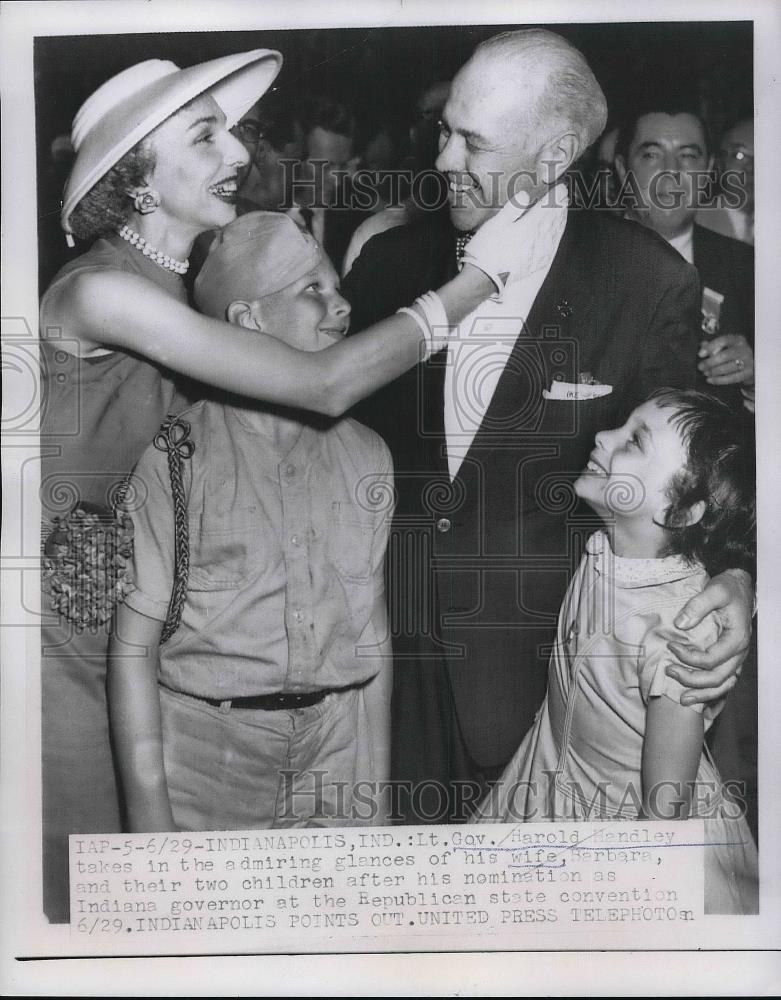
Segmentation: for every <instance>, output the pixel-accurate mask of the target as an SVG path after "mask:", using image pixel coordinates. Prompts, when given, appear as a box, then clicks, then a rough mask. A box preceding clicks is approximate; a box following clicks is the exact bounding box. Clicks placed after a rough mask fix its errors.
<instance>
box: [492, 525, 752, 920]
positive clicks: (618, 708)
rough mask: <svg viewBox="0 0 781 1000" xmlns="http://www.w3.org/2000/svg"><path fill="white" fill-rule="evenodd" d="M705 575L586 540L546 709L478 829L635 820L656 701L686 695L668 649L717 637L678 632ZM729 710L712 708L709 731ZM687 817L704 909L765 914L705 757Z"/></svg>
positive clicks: (737, 823)
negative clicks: (697, 840)
mask: <svg viewBox="0 0 781 1000" xmlns="http://www.w3.org/2000/svg"><path fill="white" fill-rule="evenodd" d="M707 579H708V577H707V575H706V573H705V571H704V569H703V568H702V566H699V565H692V564H690V563H687V562H686V561H685V560H684V559H682V558H681V557H679V556H671V557H669V558H666V559H625V558H620V557H618V556H615V555H614V554H613V553H612V550H611V549H610V543H609V541H608V538H607V536H606V535H605V534H604V533H603V532H598V533H596V534H594V535H592V536H591V537H590V538H589V540H588V543H587V546H586V553H585V555H584V556H583V559H582V561H581V563H580V566H579V568H578V571H577V573H576V574H575V576H574V577H573V579H572V582H571V583H570V586H569V589H568V590H567V594H566V596H565V598H564V602H563V604H562V608H561V612H560V613H559V624H558V634H557V639H556V645H555V647H554V650H553V654H552V656H551V661H550V667H549V671H548V693H547V696H546V698H545V702H544V704H543V706H542V708H541V709H540V711H539V713H538V714H537V717H536V719H535V722H534V725H533V727H532V729H531V730H530V731H529V732H528V733H527V735H526V737H525V739H524V740H523V742H522V743H521V746H520V747H519V749H518V751H517V752H516V754H515V756H514V757H513V759H512V761H511V762H510V764H509V765H508V766H507V768H506V770H505V772H504V774H503V775H502V777H501V779H500V780H499V782H498V783H497V785H496V786H495V787H494V788H493V789H492V791H491V792H490V793H489V795H488V796H487V797H486V798H485V799H484V801H483V802H482V803H481V805H480V807H479V809H478V812H477V815H476V817H475V818H476V819H477V820H478V821H479V822H494V823H517V822H547V821H554V820H571V821H578V820H579V821H584V820H589V821H593V820H635V819H637V818H638V809H639V807H640V805H641V804H642V784H641V773H640V766H641V759H642V749H643V738H644V735H645V718H646V709H647V705H648V699H649V698H650V697H652V696H657V695H665V696H669V697H671V698H672V699H673V700H675V701H678V699H679V696H680V694H681V693H682V692H683V691H684V688H683V687H682V686H681V685H680V684H679V683H678V682H677V681H675V680H673V679H672V678H670V677H668V676H667V675H666V673H665V668H666V667H667V666H668V665H669V664H672V663H676V662H679V661H677V660H676V657H675V656H674V654H673V653H671V652H670V650H669V648H668V643H669V642H670V641H671V640H676V641H683V642H692V643H695V644H697V645H701V646H703V647H707V646H710V645H711V644H712V643H713V642H714V641H715V639H716V638H717V635H718V628H717V625H716V622H715V619H706V621H705V622H703V624H702V625H701V626H698V627H697V628H696V629H692V630H690V631H689V632H688V633H684V632H681V631H680V630H678V629H676V628H675V626H674V625H673V624H672V623H673V619H674V618H675V616H676V615H677V614H678V612H679V611H680V610H681V608H682V607H683V606H684V604H686V602H687V601H688V600H689V598H690V597H692V596H693V595H694V594H698V593H699V592H700V591H701V590H702V588H703V586H704V585H705V583H706V582H707ZM722 705H723V702H721V703H720V704H718V705H716V706H704V715H705V727H706V729H707V727H708V726H709V725H710V723H711V722H712V720H713V718H714V717H715V716H716V715H717V714H718V712H719V711H720V709H721V707H722ZM695 708H697V709H698V710H700V711H702V710H703V706H695ZM691 815H692V817H702V818H703V819H704V821H705V839H706V841H707V844H706V847H705V850H704V856H705V912H706V913H756V912H758V863H757V850H756V845H755V844H754V841H753V839H752V837H751V832H750V830H749V827H748V823H747V822H746V820H745V817H744V816H743V815H742V814H741V809H740V807H739V803H737V802H736V801H733V800H732V799H731V798H730V797H729V796H728V795H727V793H726V791H725V789H724V787H723V785H722V782H721V779H720V778H719V775H718V772H717V771H716V769H715V767H714V766H713V764H712V762H711V761H710V759H709V758H708V756H707V755H706V754H705V753H703V756H702V759H701V761H700V765H699V769H698V772H697V784H696V791H695V796H694V805H693V807H692V813H691Z"/></svg>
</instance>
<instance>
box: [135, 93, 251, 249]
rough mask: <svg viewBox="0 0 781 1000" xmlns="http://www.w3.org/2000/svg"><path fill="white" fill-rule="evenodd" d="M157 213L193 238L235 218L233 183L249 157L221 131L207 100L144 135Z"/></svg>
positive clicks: (217, 113)
mask: <svg viewBox="0 0 781 1000" xmlns="http://www.w3.org/2000/svg"><path fill="white" fill-rule="evenodd" d="M148 145H149V147H150V148H151V150H152V152H153V154H154V156H155V159H156V165H155V169H154V172H153V174H152V177H151V178H150V179H149V183H150V184H151V186H152V187H153V188H154V189H155V190H156V191H157V193H158V194H159V196H160V206H159V208H158V209H157V212H160V213H162V215H163V216H164V217H167V218H168V219H170V220H171V221H172V222H174V223H176V224H178V225H180V226H185V227H186V228H187V230H188V231H192V233H193V234H194V235H197V234H198V233H200V232H203V231H204V230H206V229H214V228H217V227H219V226H224V225H227V223H229V222H231V221H233V219H235V218H236V207H235V206H236V199H237V196H238V187H239V178H240V175H241V174H242V172H243V171H244V169H245V167H246V165H247V163H248V162H249V156H248V154H247V151H246V150H245V148H244V146H243V145H242V144H241V143H240V142H239V140H238V139H236V138H234V136H233V135H231V133H230V132H229V131H228V129H227V128H226V123H225V115H224V114H223V112H222V110H221V109H220V107H219V105H218V104H217V102H216V101H215V100H214V98H213V97H210V96H208V95H205V96H203V97H199V98H196V99H195V100H194V101H192V102H191V103H190V104H188V105H186V107H184V108H182V110H181V111H179V112H177V114H175V115H172V116H171V117H170V118H168V119H167V120H166V121H165V122H163V124H162V125H160V126H159V127H158V128H157V129H155V131H154V132H153V133H152V134H151V135H150V137H149V139H148Z"/></svg>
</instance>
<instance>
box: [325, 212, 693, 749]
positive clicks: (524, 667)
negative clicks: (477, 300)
mask: <svg viewBox="0 0 781 1000" xmlns="http://www.w3.org/2000/svg"><path fill="white" fill-rule="evenodd" d="M454 268H455V257H454V234H453V231H452V229H451V228H450V226H449V224H448V225H445V226H443V225H429V224H426V223H425V222H424V223H423V224H421V225H414V226H409V227H402V228H400V229H394V230H391V231H389V232H386V233H383V234H381V235H380V236H378V237H376V238H375V239H373V240H370V241H369V243H368V244H367V245H366V246H365V247H364V248H363V250H362V252H361V255H360V256H359V257H358V259H357V261H356V262H355V264H354V265H353V268H352V270H351V271H350V273H349V274H348V275H347V277H346V279H345V282H344V286H343V293H344V295H345V297H346V298H347V299H348V301H350V302H351V303H352V305H353V316H354V330H358V329H361V328H363V327H365V326H366V325H368V324H369V323H371V322H374V321H375V320H377V319H379V318H381V317H384V316H387V315H389V314H390V313H391V312H393V310H394V309H396V308H398V307H399V306H401V305H405V304H409V303H411V302H412V300H413V299H414V298H415V297H416V296H417V295H418V294H420V293H421V292H423V291H425V290H426V289H428V288H436V287H438V286H439V285H441V284H442V283H443V281H444V280H446V279H447V278H448V276H450V275H451V274H452V273H453V270H454ZM698 305H699V301H698V292H697V279H696V275H695V272H694V269H693V268H692V267H690V266H689V265H688V264H686V263H685V262H684V261H683V260H682V259H681V257H680V256H679V255H678V253H677V252H676V251H675V250H673V249H672V248H671V247H669V246H668V245H667V244H665V243H664V241H663V240H661V239H659V238H658V237H656V235H655V234H653V233H649V232H648V231H646V230H644V229H641V228H640V227H638V226H635V225H632V224H630V223H627V222H624V221H622V220H617V219H614V218H607V217H605V216H600V215H598V214H591V213H582V212H570V215H569V218H568V221H567V226H566V229H565V232H564V236H563V237H562V241H561V244H560V246H559V249H558V252H557V254H556V257H555V259H554V261H553V263H552V266H551V268H550V271H549V273H548V275H547V277H546V279H545V281H544V283H543V285H542V287H541V289H540V291H539V293H538V295H537V298H536V300H535V302H534V305H533V307H532V309H531V310H530V313H529V316H528V318H527V321H526V325H525V329H524V331H523V333H522V334H521V335H520V336H519V337H518V340H517V341H516V344H515V346H514V349H513V351H512V354H511V356H510V358H509V361H508V363H507V366H506V368H505V370H504V372H503V374H502V376H501V378H500V381H499V383H498V385H497V387H496V390H495V393H494V396H493V398H492V400H491V403H490V405H489V407H488V410H487V412H486V414H485V417H484V419H483V422H482V425H481V427H480V429H479V431H478V433H477V434H476V436H475V438H474V441H473V443H472V446H471V448H470V450H469V452H468V454H467V456H466V458H465V460H464V462H463V464H462V466H461V469H460V470H459V472H458V475H457V476H456V478H455V480H454V481H453V482H452V483H451V482H450V479H449V476H448V472H447V460H446V452H445V439H444V427H443V402H442V399H443V395H442V394H443V383H444V368H445V364H446V359H447V352H441V353H440V354H439V355H436V356H435V357H434V358H432V359H431V361H429V362H428V363H427V364H424V365H419V366H418V367H417V368H416V369H413V370H412V371H411V372H409V373H407V374H406V375H404V376H402V377H401V378H400V379H397V380H396V382H394V383H393V384H392V385H390V386H389V387H387V388H385V389H383V390H381V391H380V392H378V393H377V394H376V395H375V396H373V397H371V398H370V399H369V400H368V401H366V402H364V404H362V405H361V406H360V407H359V408H358V409H357V411H356V416H357V417H358V419H360V420H363V421H364V422H367V423H369V424H370V425H371V426H373V427H374V428H375V429H377V430H378V431H379V432H380V433H381V434H383V436H385V438H386V440H387V441H388V443H389V445H390V447H391V450H392V451H393V453H394V464H395V469H396V485H397V491H398V507H397V514H396V520H395V524H394V540H393V542H392V544H391V548H390V560H391V577H392V581H391V586H392V590H391V593H392V594H393V593H395V594H396V595H397V597H398V598H399V599H398V601H397V607H396V608H394V606H393V600H392V601H391V618H392V621H394V631H395V634H394V645H395V648H396V651H397V655H401V656H403V657H405V656H408V655H409V656H413V657H415V658H416V659H417V661H418V663H419V666H420V669H425V663H426V659H427V658H429V657H431V658H436V657H440V658H442V659H444V661H445V662H446V664H447V668H448V672H449V677H450V683H451V687H452V691H453V696H454V699H455V705H456V710H457V713H458V719H459V723H460V726H461V731H462V734H463V736H464V740H465V742H466V746H467V748H468V750H469V752H470V754H471V755H472V757H473V758H474V760H475V761H476V762H477V763H478V764H479V765H481V766H483V767H492V766H496V765H500V764H503V763H506V762H507V761H508V760H509V758H510V756H511V755H512V753H513V752H514V751H515V749H516V748H517V746H518V744H519V742H520V740H521V738H522V737H523V736H524V734H525V733H526V731H527V729H528V728H529V726H530V725H531V722H532V720H533V716H534V713H535V712H536V710H537V709H538V707H539V705H540V703H541V701H542V698H543V696H544V692H545V682H546V672H547V671H546V668H547V662H548V655H549V650H550V646H551V642H552V641H553V638H554V636H555V625H556V618H557V614H558V610H559V606H560V603H561V600H562V597H563V595H564V592H565V589H566V587H567V583H568V581H569V579H570V576H571V575H572V572H573V571H574V569H575V567H576V566H577V563H578V561H579V558H580V554H581V551H582V545H583V543H584V540H585V535H587V534H588V532H589V531H590V530H592V529H593V527H594V520H593V516H589V515H587V514H585V513H584V512H583V511H582V510H581V508H580V507H579V506H578V504H577V503H576V500H575V497H574V493H573V492H572V490H571V484H572V482H573V480H574V478H575V477H576V476H577V475H578V473H579V472H580V470H581V469H582V468H583V466H584V465H585V462H586V460H587V457H588V454H589V452H590V450H591V448H592V447H593V443H594V434H595V432H596V431H598V430H600V429H601V428H605V427H611V426H616V425H618V424H619V423H620V422H622V421H623V419H624V418H625V416H626V415H627V413H628V412H629V410H631V409H632V407H633V406H634V405H636V404H637V403H638V402H639V401H641V400H642V399H643V398H644V397H645V396H646V395H647V394H648V393H649V392H650V391H651V390H653V389H655V388H657V387H659V386H662V385H675V386H690V385H693V383H694V379H695V371H696V368H695V366H696V353H697V343H698V328H699V320H698V315H699V310H698ZM584 372H590V373H591V374H592V375H593V377H594V378H596V380H597V381H598V382H600V383H604V384H607V385H610V386H612V387H613V390H612V392H611V393H610V394H609V395H606V396H603V397H601V398H598V399H593V400H587V401H580V402H576V401H571V400H550V399H547V400H546V399H545V398H543V390H544V389H549V388H550V385H551V382H552V381H553V380H554V379H557V378H558V379H562V380H563V381H565V382H576V381H577V380H578V376H579V374H580V373H584ZM405 607H406V608H407V609H410V608H411V614H410V615H405V614H404V611H403V609H404V608H405ZM419 738H420V739H421V740H425V735H424V734H419Z"/></svg>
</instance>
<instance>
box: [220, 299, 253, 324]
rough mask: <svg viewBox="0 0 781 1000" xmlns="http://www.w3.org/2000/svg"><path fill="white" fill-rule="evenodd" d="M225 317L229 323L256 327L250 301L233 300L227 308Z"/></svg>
mask: <svg viewBox="0 0 781 1000" xmlns="http://www.w3.org/2000/svg"><path fill="white" fill-rule="evenodd" d="M225 318H226V319H227V321H228V322H229V323H233V324H234V326H244V327H247V328H254V327H255V318H254V316H253V309H252V304H251V303H249V302H242V301H239V300H237V301H236V302H231V304H230V305H229V306H228V308H227V309H226V310H225Z"/></svg>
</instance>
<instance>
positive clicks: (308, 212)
mask: <svg viewBox="0 0 781 1000" xmlns="http://www.w3.org/2000/svg"><path fill="white" fill-rule="evenodd" d="M298 212H299V214H300V216H301V219H302V221H303V223H304V225H305V226H306V229H307V232H310V233H311V232H312V218H313V216H314V212H313V211H312V209H311V208H299V210H298Z"/></svg>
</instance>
